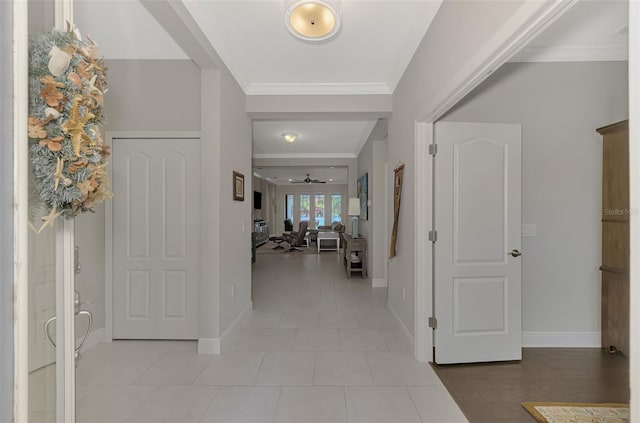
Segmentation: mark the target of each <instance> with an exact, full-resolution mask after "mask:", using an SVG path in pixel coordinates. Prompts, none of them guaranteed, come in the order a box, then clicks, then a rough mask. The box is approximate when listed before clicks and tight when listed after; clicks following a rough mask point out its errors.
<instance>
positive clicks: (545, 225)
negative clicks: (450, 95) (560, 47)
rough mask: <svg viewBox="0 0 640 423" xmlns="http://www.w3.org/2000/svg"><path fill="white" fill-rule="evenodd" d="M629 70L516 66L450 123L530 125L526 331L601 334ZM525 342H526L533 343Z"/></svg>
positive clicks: (525, 194) (525, 167) (526, 139)
mask: <svg viewBox="0 0 640 423" xmlns="http://www.w3.org/2000/svg"><path fill="white" fill-rule="evenodd" d="M627 85H628V84H627V63H626V62H599V63H593V62H580V63H536V64H533V63H509V64H506V65H504V66H503V67H502V68H501V69H499V70H498V71H497V72H495V73H494V74H493V75H492V76H491V77H490V78H489V79H487V80H486V81H485V82H484V83H483V84H482V85H480V86H479V87H478V88H477V89H476V90H475V91H474V92H473V93H472V94H471V95H470V96H468V97H467V98H466V99H465V100H464V101H463V102H462V103H461V104H459V105H458V106H457V107H456V108H455V109H454V110H453V111H451V112H450V113H448V114H447V115H446V116H445V117H444V118H443V119H442V120H446V121H461V122H502V123H519V124H522V134H523V135H522V143H523V149H522V151H523V154H522V175H523V179H522V222H523V223H529V224H536V225H537V236H536V237H525V238H523V243H522V250H523V253H524V254H523V256H522V284H523V285H522V288H523V290H522V298H523V303H522V304H523V310H522V311H523V331H525V332H556V331H557V332H599V331H600V272H599V271H598V266H599V265H600V264H601V260H600V239H601V235H600V208H601V204H602V194H601V189H602V172H601V169H602V138H601V136H600V135H599V134H598V133H596V131H595V129H596V128H598V127H601V126H604V125H607V124H609V123H613V122H616V121H619V120H623V119H626V118H627V117H628V111H627V91H628V87H627ZM525 341H526V337H525Z"/></svg>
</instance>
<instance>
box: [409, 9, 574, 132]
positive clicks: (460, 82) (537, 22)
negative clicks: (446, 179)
mask: <svg viewBox="0 0 640 423" xmlns="http://www.w3.org/2000/svg"><path fill="white" fill-rule="evenodd" d="M576 2H577V0H548V1H545V2H538V1H528V2H524V4H523V5H522V6H521V7H520V8H519V9H518V11H517V12H516V13H515V14H514V15H513V16H512V17H511V18H509V20H508V21H507V22H506V23H505V24H504V25H503V26H502V27H501V28H500V29H499V30H498V31H497V32H496V34H495V35H494V36H493V37H492V38H491V39H490V40H489V41H488V42H487V43H486V44H485V45H484V46H482V47H481V48H479V49H478V52H477V53H476V55H475V56H473V57H472V58H471V59H469V60H468V61H467V63H465V65H464V66H462V67H461V68H460V70H459V71H458V73H456V74H455V75H454V77H453V78H452V79H451V81H450V82H449V83H448V84H447V85H445V86H444V87H443V88H442V89H441V90H440V91H439V92H438V93H437V94H436V95H434V96H433V97H431V100H430V101H428V102H427V103H426V106H425V107H424V109H423V112H422V113H418V116H421V118H419V119H418V120H420V121H423V122H435V121H437V120H438V119H439V118H440V117H442V115H444V114H445V113H446V112H447V111H448V110H450V109H451V108H452V107H453V106H455V105H456V104H457V103H458V102H459V101H460V100H462V99H463V98H464V97H465V96H466V95H467V94H469V93H470V92H471V91H472V90H473V89H474V88H475V87H477V86H478V85H479V84H480V83H481V82H482V81H484V80H485V79H486V78H487V77H488V76H489V75H490V74H491V73H493V71H495V70H496V69H498V68H499V67H500V66H502V65H503V64H504V63H505V62H506V61H507V60H509V59H510V58H511V57H513V55H515V54H516V53H517V52H518V51H519V50H521V49H522V48H523V47H524V46H526V45H527V44H528V43H529V42H530V41H531V40H532V39H534V38H535V37H536V36H537V35H538V34H540V33H541V32H542V31H544V30H545V29H546V28H547V27H548V26H549V25H551V24H552V23H553V22H554V21H555V20H556V19H558V18H559V17H560V16H561V15H562V14H563V13H564V12H566V11H567V10H569V9H570V8H571V7H572V6H573V5H574V4H575V3H576Z"/></svg>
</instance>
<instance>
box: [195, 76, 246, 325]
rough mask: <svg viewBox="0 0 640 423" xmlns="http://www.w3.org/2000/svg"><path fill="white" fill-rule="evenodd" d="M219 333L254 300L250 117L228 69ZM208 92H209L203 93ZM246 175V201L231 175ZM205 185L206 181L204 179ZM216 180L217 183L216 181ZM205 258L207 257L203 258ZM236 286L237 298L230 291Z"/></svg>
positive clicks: (222, 145)
mask: <svg viewBox="0 0 640 423" xmlns="http://www.w3.org/2000/svg"><path fill="white" fill-rule="evenodd" d="M220 88H221V96H220V105H221V108H220V157H221V159H222V160H221V163H220V167H219V169H220V173H219V178H220V179H219V181H218V183H219V184H220V223H219V224H220V238H219V242H220V244H221V245H220V335H222V334H224V331H225V330H226V329H227V328H228V327H229V325H230V324H231V322H233V320H234V319H235V318H236V317H237V316H238V314H239V313H240V312H241V311H242V310H243V309H244V308H245V307H246V306H247V305H248V304H249V303H250V301H251V231H252V229H253V219H252V218H251V210H252V206H251V202H252V200H253V198H252V196H253V186H252V185H253V184H252V183H251V174H252V173H251V120H250V119H249V116H248V115H247V113H246V111H245V95H244V92H243V91H242V89H241V88H240V86H239V85H238V84H237V82H236V80H235V79H234V78H233V76H232V75H231V73H229V71H227V70H226V69H225V70H221V71H220ZM203 94H204V95H206V93H203ZM234 170H235V171H238V172H240V173H242V174H243V175H244V176H245V198H244V201H233V198H232V190H231V187H232V183H231V181H232V175H233V171H234ZM203 183H204V184H205V185H206V183H207V182H206V181H203ZM214 183H215V182H214ZM202 259H203V260H205V259H206V258H205V257H203V258H202ZM234 286H235V297H234V298H232V295H231V290H232V287H234Z"/></svg>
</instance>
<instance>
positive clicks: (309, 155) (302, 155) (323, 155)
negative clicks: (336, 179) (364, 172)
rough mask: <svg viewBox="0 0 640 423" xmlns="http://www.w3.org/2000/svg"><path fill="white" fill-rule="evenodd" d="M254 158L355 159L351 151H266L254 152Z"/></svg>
mask: <svg viewBox="0 0 640 423" xmlns="http://www.w3.org/2000/svg"><path fill="white" fill-rule="evenodd" d="M253 158H254V159H357V158H358V156H356V155H355V154H353V153H289V154H286V153H282V154H279V153H273V154H271V153H268V154H254V155H253Z"/></svg>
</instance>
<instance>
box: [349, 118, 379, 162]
mask: <svg viewBox="0 0 640 423" xmlns="http://www.w3.org/2000/svg"><path fill="white" fill-rule="evenodd" d="M377 122H378V121H377V120H373V121H371V122H368V123H367V126H365V128H364V130H363V131H362V136H361V137H360V141H358V145H357V146H356V152H355V154H356V157H358V156H359V155H360V152H361V151H362V149H363V148H364V146H365V145H366V144H367V141H369V137H370V136H371V131H373V127H374V126H376V123H377Z"/></svg>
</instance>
